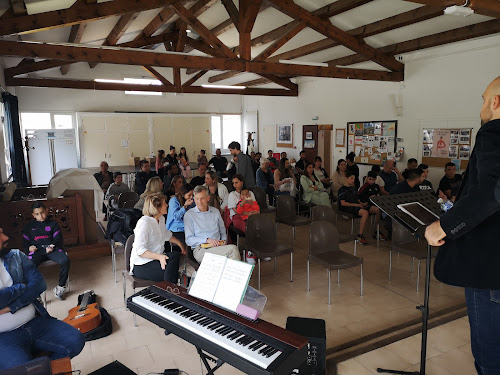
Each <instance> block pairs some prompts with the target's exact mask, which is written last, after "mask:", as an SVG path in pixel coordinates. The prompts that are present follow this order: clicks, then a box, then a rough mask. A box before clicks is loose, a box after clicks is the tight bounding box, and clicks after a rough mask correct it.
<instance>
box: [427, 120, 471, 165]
mask: <svg viewBox="0 0 500 375" xmlns="http://www.w3.org/2000/svg"><path fill="white" fill-rule="evenodd" d="M472 130H473V129H472V128H463V129H423V138H422V163H424V164H427V165H428V166H430V167H443V168H444V166H445V165H446V163H455V165H457V167H459V169H460V170H465V168H467V164H468V163H469V158H470V153H471V152H472V150H471V138H472Z"/></svg>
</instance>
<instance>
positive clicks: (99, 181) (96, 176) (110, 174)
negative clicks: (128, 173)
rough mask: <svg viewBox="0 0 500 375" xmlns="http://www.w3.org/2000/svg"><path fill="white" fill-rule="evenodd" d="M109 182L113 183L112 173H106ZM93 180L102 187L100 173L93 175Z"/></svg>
mask: <svg viewBox="0 0 500 375" xmlns="http://www.w3.org/2000/svg"><path fill="white" fill-rule="evenodd" d="M108 176H109V181H110V183H113V172H110V171H108ZM94 178H95V179H96V180H97V183H98V184H99V186H102V172H98V173H94Z"/></svg>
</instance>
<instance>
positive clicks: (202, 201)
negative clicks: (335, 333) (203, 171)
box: [184, 186, 240, 263]
mask: <svg viewBox="0 0 500 375" xmlns="http://www.w3.org/2000/svg"><path fill="white" fill-rule="evenodd" d="M209 199H210V197H209V195H208V190H207V188H206V187H205V186H197V187H195V189H194V201H195V203H196V207H193V208H192V209H190V210H189V211H187V212H186V213H185V214H184V232H185V235H186V244H187V245H188V246H191V248H192V249H193V255H194V258H195V259H196V261H197V262H199V263H201V261H202V260H203V256H204V255H205V253H206V252H209V253H214V254H218V255H224V256H227V257H228V258H230V259H235V260H240V252H239V250H238V248H237V247H236V246H234V245H226V239H227V236H226V228H225V227H224V222H223V221H222V217H221V215H220V212H219V211H218V210H217V209H216V208H214V207H210V206H209V205H208V201H209ZM202 245H204V246H203V247H202ZM206 246H210V247H206Z"/></svg>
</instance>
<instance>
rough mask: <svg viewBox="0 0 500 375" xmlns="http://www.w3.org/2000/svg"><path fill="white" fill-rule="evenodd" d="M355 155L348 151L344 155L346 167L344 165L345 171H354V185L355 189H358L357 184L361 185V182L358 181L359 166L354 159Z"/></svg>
mask: <svg viewBox="0 0 500 375" xmlns="http://www.w3.org/2000/svg"><path fill="white" fill-rule="evenodd" d="M355 157H356V154H355V153H354V152H350V153H349V154H348V155H347V156H346V158H345V159H346V162H347V167H346V172H352V173H354V176H355V179H354V186H355V187H356V189H359V186H360V185H361V182H360V181H359V167H358V165H357V164H356V162H355V161H354V158H355Z"/></svg>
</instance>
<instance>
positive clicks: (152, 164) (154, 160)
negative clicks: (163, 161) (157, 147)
mask: <svg viewBox="0 0 500 375" xmlns="http://www.w3.org/2000/svg"><path fill="white" fill-rule="evenodd" d="M146 160H147V161H149V164H151V166H152V167H153V168H154V166H155V165H156V157H153V158H146Z"/></svg>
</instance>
